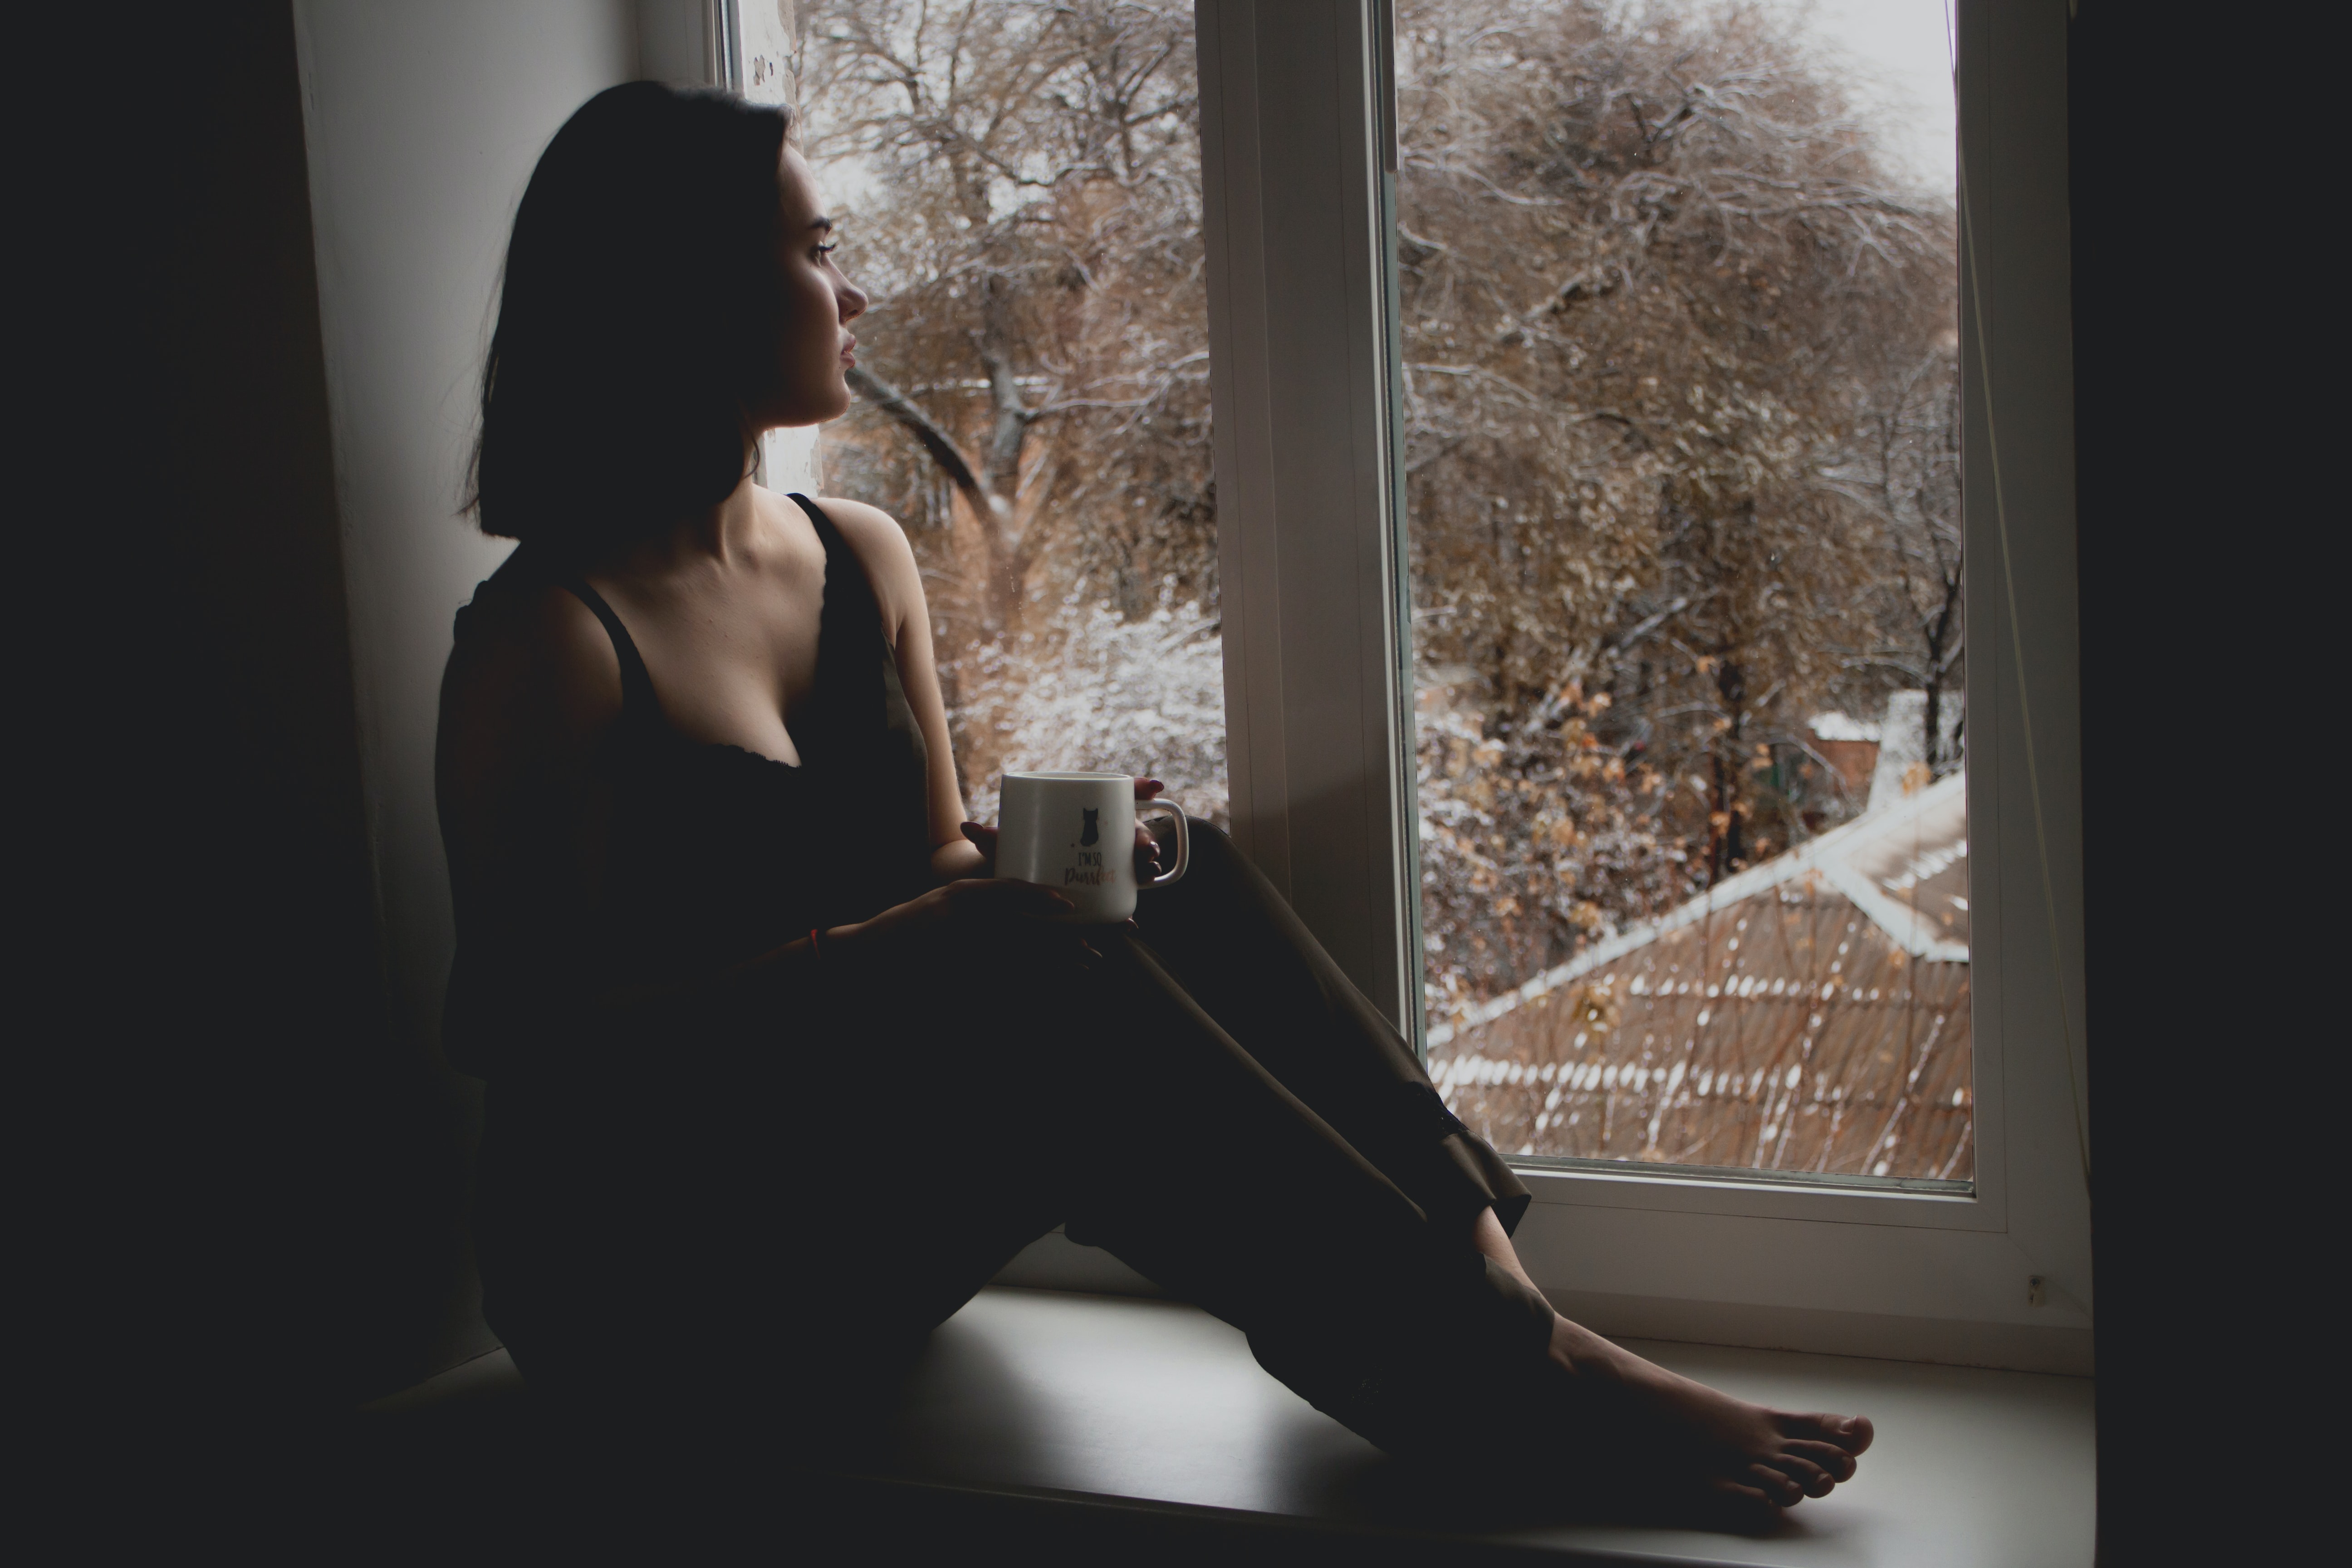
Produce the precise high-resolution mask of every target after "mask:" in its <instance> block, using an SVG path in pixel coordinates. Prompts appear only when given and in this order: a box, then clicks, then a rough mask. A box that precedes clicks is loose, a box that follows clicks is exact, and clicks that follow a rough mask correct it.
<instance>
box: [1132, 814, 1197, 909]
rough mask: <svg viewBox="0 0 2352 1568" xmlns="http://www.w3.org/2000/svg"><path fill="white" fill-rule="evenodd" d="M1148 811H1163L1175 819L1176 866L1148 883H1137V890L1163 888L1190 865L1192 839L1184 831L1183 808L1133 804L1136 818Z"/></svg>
mask: <svg viewBox="0 0 2352 1568" xmlns="http://www.w3.org/2000/svg"><path fill="white" fill-rule="evenodd" d="M1150 811H1164V812H1166V813H1167V814H1168V815H1169V816H1171V817H1173V818H1175V820H1176V864H1175V865H1173V866H1171V867H1170V868H1168V869H1167V870H1165V871H1162V872H1160V875H1158V876H1157V877H1154V878H1152V879H1150V881H1148V882H1138V883H1137V884H1136V886H1137V887H1139V888H1164V887H1166V886H1167V885H1168V884H1169V883H1171V882H1172V881H1174V880H1176V879H1177V878H1179V877H1181V876H1182V875H1183V874H1184V870H1185V868H1186V867H1188V866H1190V865H1192V835H1191V834H1189V833H1187V832H1185V831H1184V808H1183V807H1182V806H1181V805H1177V804H1176V803H1175V802H1174V801H1172V800H1139V801H1137V802H1136V803H1135V815H1136V816H1142V815H1144V814H1145V813H1146V812H1150Z"/></svg>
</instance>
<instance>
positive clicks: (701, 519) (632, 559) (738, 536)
mask: <svg viewBox="0 0 2352 1568" xmlns="http://www.w3.org/2000/svg"><path fill="white" fill-rule="evenodd" d="M759 526H760V496H759V487H757V486H756V485H754V484H753V483H752V482H751V477H750V476H749V475H746V476H745V477H744V479H743V481H742V483H740V484H739V485H737V486H736V487H735V489H733V490H732V491H730V492H729V494H728V495H727V496H726V497H725V498H724V499H722V500H718V501H715V502H713V503H712V504H711V505H709V506H707V507H704V508H702V509H700V510H697V511H692V512H688V514H686V515H685V516H683V517H681V518H679V519H678V520H677V522H676V523H674V524H672V525H671V527H670V529H669V531H667V532H665V533H659V534H656V535H655V536H654V537H653V538H651V539H648V540H646V541H645V542H643V543H640V544H637V545H635V546H633V547H632V548H631V549H630V550H629V551H628V552H626V553H625V555H623V556H622V557H621V558H620V559H619V560H617V561H615V562H614V571H615V572H616V573H617V574H620V575H625V576H661V575H665V574H668V573H671V572H675V571H677V570H678V569H679V568H681V567H686V566H690V565H696V564H700V565H705V566H717V567H719V568H720V569H721V570H725V569H727V568H729V567H731V566H734V565H735V564H737V563H740V561H741V560H743V559H744V557H745V556H746V555H747V554H748V553H749V552H750V551H751V545H752V541H753V539H754V537H755V535H756V534H757V531H758V530H759Z"/></svg>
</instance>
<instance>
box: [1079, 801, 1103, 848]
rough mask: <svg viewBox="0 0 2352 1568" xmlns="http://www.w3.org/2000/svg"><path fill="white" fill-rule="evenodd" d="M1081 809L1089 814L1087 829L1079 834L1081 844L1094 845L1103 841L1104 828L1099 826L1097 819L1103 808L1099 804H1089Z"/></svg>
mask: <svg viewBox="0 0 2352 1568" xmlns="http://www.w3.org/2000/svg"><path fill="white" fill-rule="evenodd" d="M1079 809H1080V810H1082V811H1084V812H1085V813H1086V814H1087V830H1086V831H1085V832H1084V833H1082V834H1080V835H1078V842H1079V844H1081V845H1092V844H1099V843H1101V842H1102V829H1101V827H1100V826H1097V821H1096V819H1097V817H1099V816H1102V808H1101V807H1100V806H1097V805H1088V806H1081V807H1080V808H1079Z"/></svg>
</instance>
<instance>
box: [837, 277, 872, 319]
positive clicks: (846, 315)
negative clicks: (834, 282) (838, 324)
mask: <svg viewBox="0 0 2352 1568" xmlns="http://www.w3.org/2000/svg"><path fill="white" fill-rule="evenodd" d="M840 298H841V319H842V321H845V322H848V321H856V320H857V318H858V317H860V316H862V315H864V314H866V290H865V289H860V288H859V287H858V286H857V285H856V284H855V283H845V284H844V285H843V286H842V289H841V295H840Z"/></svg>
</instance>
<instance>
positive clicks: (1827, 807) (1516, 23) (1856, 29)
mask: <svg viewBox="0 0 2352 1568" xmlns="http://www.w3.org/2000/svg"><path fill="white" fill-rule="evenodd" d="M1857 21H1859V22H1860V23H1863V24H1866V25H1863V26H1857V25H1855V24H1856V23H1857ZM1396 26H1397V42H1396V49H1397V71H1398V121H1399V127H1400V153H1401V159H1400V168H1399V171H1398V176H1397V182H1396V185H1397V211H1396V218H1395V236H1396V246H1395V256H1396V259H1397V269H1398V274H1399V284H1400V299H1399V325H1400V329H1401V331H1400V340H1401V353H1402V371H1403V374H1402V382H1401V385H1402V393H1403V398H1402V405H1403V415H1404V418H1403V424H1402V444H1403V447H1404V467H1405V473H1406V480H1405V492H1406V510H1407V517H1408V520H1409V526H1408V539H1409V542H1410V547H1411V560H1410V569H1409V574H1408V581H1409V584H1410V587H1411V595H1412V622H1413V627H1412V633H1413V635H1412V647H1413V656H1414V658H1413V668H1412V676H1413V699H1414V700H1413V712H1414V719H1415V722H1416V730H1417V758H1416V762H1417V768H1416V786H1417V790H1418V795H1419V806H1420V822H1419V827H1420V843H1421V852H1422V862H1421V907H1420V911H1419V912H1420V916H1421V931H1422V940H1421V944H1420V945H1421V955H1422V962H1423V973H1424V976H1425V981H1424V995H1425V997H1426V999H1427V1000H1426V1008H1427V1015H1428V1018H1429V1023H1430V1028H1429V1032H1428V1044H1429V1048H1430V1068H1431V1072H1432V1074H1433V1077H1434V1078H1435V1079H1436V1080H1437V1083H1438V1085H1439V1088H1440V1089H1441V1090H1442V1091H1443V1092H1444V1093H1445V1094H1446V1096H1447V1098H1448V1100H1450V1101H1451V1102H1452V1103H1453V1105H1454V1109H1455V1110H1456V1111H1457V1112H1458V1113H1459V1114H1461V1115H1462V1116H1464V1117H1465V1119H1466V1120H1467V1121H1469V1122H1470V1123H1471V1124H1472V1125H1473V1126H1474V1127H1475V1128H1476V1129H1477V1130H1478V1131H1480V1132H1482V1133H1483V1134H1485V1135H1486V1138H1487V1139H1488V1140H1489V1141H1490V1142H1494V1143H1495V1144H1496V1147H1498V1148H1500V1149H1503V1150H1505V1151H1507V1152H1517V1154H1518V1155H1520V1156H1523V1157H1533V1158H1537V1159H1545V1158H1561V1157H1566V1158H1570V1159H1576V1158H1581V1159H1586V1160H1600V1161H1612V1162H1639V1163H1649V1164H1664V1165H1682V1166H1726V1167H1743V1168H1753V1169H1757V1170H1769V1171H1773V1172H1778V1173H1784V1174H1787V1175H1790V1176H1793V1177H1803V1176H1828V1177H1840V1178H1846V1179H1849V1180H1852V1179H1860V1180H1862V1181H1865V1182H1866V1181H1873V1180H1884V1181H1898V1182H1907V1183H1909V1184H1912V1186H1913V1189H1914V1190H1922V1191H1948V1192H1954V1193H1966V1192H1968V1191H1969V1190H1970V1187H1971V1178H1972V1176H1973V1174H1974V1171H1975V1147H1974V1142H1973V1131H1974V1121H1973V1116H1972V1113H1971V1106H1970V1100H1969V1089H1970V1087H1971V1075H1970V1070H1969V1069H1970V1059H1969V1058H1970V1045H1971V1035H1970V1022H1971V1014H1972V1009H1971V1005H1970V993H1969V978H1968V976H1969V965H1968V958H1969V952H1968V936H1969V928H1968V908H1969V906H1968V898H1967V892H1968V887H1967V873H1968V866H1967V854H1968V832H1967V803H1966V800H1965V792H1964V779H1963V777H1962V762H1963V756H1964V752H1965V735H1966V730H1965V726H1964V725H1963V724H1962V723H1961V722H1960V720H1961V708H1962V702H1963V695H1964V692H1965V690H1966V675H1967V668H1968V667H1967V663H1966V658H1965V655H1966V650H1967V638H1966V601H1965V597H1964V581H1963V574H1962V562H1963V559H1964V551H1963V549H1962V544H1963V540H1962V532H1961V526H1960V504H1959V502H1960V497H1959V482H1958V481H1959V458H1960V441H1959V427H1960V426H1959V406H1958V404H1959V390H1960V388H1959V375H1958V370H1959V353H1958V350H1959V339H1958V279H1959V271H1958V224H1957V214H1956V212H1955V208H1954V201H1953V196H1954V192H1953V187H1952V179H1951V174H1952V167H1953V164H1952V156H1951V151H1952V149H1951V124H1952V101H1951V89H1950V75H1949V72H1950V59H1951V56H1950V52H1949V50H1950V42H1949V38H1948V34H1947V32H1946V12H1945V10H1944V6H1943V5H1942V0H1897V3H1896V4H1892V5H1879V6H1875V7H1873V8H1871V9H1870V10H1868V11H1867V12H1864V13H1861V14H1860V16H1858V17H1857V16H1853V15H1849V14H1847V13H1842V12H1838V11H1835V10H1830V11H1814V12H1811V13H1810V14H1808V13H1804V12H1800V11H1797V10H1795V9H1794V8H1788V9H1775V8H1771V7H1760V6H1747V7H1737V8H1735V7H1726V6H1722V5H1714V4H1708V3H1705V0H1683V3H1679V4H1675V3H1665V4H1656V5H1650V6H1648V7H1646V8H1642V9H1629V8H1622V7H1605V6H1599V5H1582V4H1572V3H1571V4H1563V3H1561V0H1447V3H1446V4H1444V5H1437V4H1432V3H1429V0H1402V3H1401V4H1400V5H1399V6H1398V9H1397V14H1396ZM1864 51H1867V52H1864ZM1898 73H1899V74H1898ZM1906 76H1907V77H1908V78H1909V79H1910V81H1909V82H1906V83H1902V84H1901V85H1903V86H1906V87H1910V88H1912V89H1913V90H1912V91H1910V92H1908V93H1903V92H1899V91H1898V92H1889V91H1887V90H1886V89H1884V88H1882V87H1879V86H1878V85H1877V82H1878V81H1881V80H1885V79H1890V78H1891V79H1895V80H1896V81H1898V82H1899V81H1900V79H1901V77H1906ZM1857 714H1858V715H1863V716H1864V717H1863V718H1862V719H1861V720H1857V719H1855V718H1853V717H1852V716H1851V715H1857Z"/></svg>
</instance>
